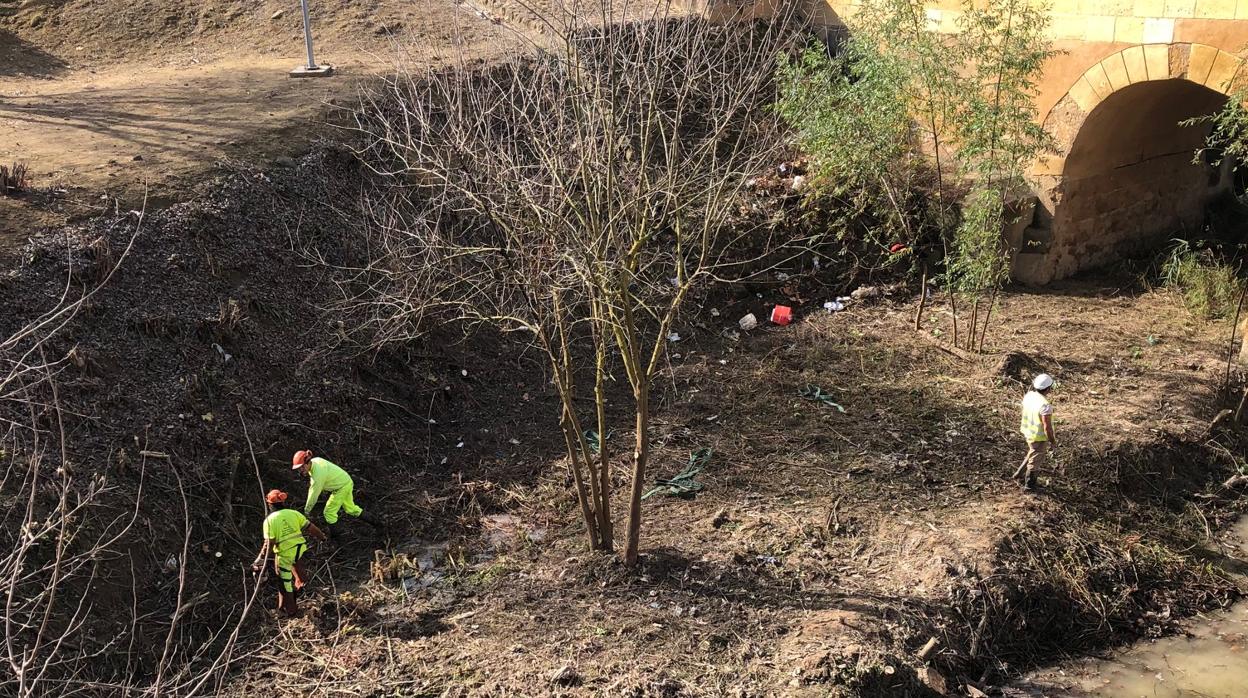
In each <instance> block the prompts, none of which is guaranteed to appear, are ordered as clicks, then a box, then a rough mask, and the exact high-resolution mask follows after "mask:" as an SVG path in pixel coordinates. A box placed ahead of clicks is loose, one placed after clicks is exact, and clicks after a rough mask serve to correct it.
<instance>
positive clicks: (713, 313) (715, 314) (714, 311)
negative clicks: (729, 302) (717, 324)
mask: <svg viewBox="0 0 1248 698" xmlns="http://www.w3.org/2000/svg"><path fill="white" fill-rule="evenodd" d="M711 317H719V308H711Z"/></svg>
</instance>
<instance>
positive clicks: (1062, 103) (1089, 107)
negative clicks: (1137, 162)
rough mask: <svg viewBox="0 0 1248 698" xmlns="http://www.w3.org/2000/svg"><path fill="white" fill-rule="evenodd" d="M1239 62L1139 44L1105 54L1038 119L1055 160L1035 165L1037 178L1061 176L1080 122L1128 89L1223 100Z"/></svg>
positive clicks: (1211, 53)
mask: <svg viewBox="0 0 1248 698" xmlns="http://www.w3.org/2000/svg"><path fill="white" fill-rule="evenodd" d="M1243 64H1244V61H1243V60H1242V59H1240V58H1239V57H1238V56H1236V55H1234V54H1232V53H1227V52H1226V51H1223V50H1222V49H1219V48H1217V47H1214V46H1207V45H1205V44H1188V43H1178V44H1139V45H1136V46H1131V47H1129V48H1125V49H1123V50H1121V51H1118V52H1117V53H1113V54H1110V55H1109V56H1108V57H1106V58H1104V59H1103V60H1101V61H1100V62H1099V63H1095V64H1093V65H1092V66H1091V67H1090V68H1088V69H1087V70H1086V71H1084V73H1083V75H1081V76H1079V79H1078V80H1075V82H1074V83H1073V84H1072V85H1071V87H1070V89H1069V90H1067V91H1066V94H1065V95H1064V96H1063V97H1062V98H1061V99H1059V100H1058V101H1057V103H1056V104H1054V105H1053V108H1052V109H1050V110H1049V113H1048V115H1046V117H1045V118H1044V127H1045V130H1047V131H1048V132H1049V133H1050V134H1051V135H1052V136H1053V137H1054V139H1055V141H1056V146H1057V154H1056V155H1055V156H1051V157H1048V158H1046V159H1045V160H1046V161H1045V162H1044V163H1042V164H1041V166H1040V167H1041V174H1048V175H1061V174H1064V169H1065V158H1066V156H1068V155H1069V154H1070V149H1071V147H1072V146H1073V145H1074V142H1075V139H1076V138H1077V137H1078V135H1079V131H1080V130H1081V129H1082V127H1083V125H1084V122H1085V121H1087V118H1088V116H1089V115H1091V114H1092V112H1093V111H1095V110H1096V108H1097V107H1098V106H1100V105H1101V103H1102V102H1104V101H1105V100H1106V99H1108V98H1109V97H1110V96H1111V95H1112V94H1114V93H1115V92H1117V91H1119V90H1122V89H1124V88H1126V87H1128V86H1130V85H1135V84H1138V83H1143V82H1155V81H1159V80H1186V81H1188V82H1192V83H1195V84H1197V85H1202V86H1204V87H1207V88H1209V89H1210V90H1213V91H1215V92H1218V93H1220V94H1222V95H1229V94H1230V92H1231V89H1232V86H1233V84H1234V82H1235V78H1236V76H1237V75H1238V74H1239V71H1240V69H1241V68H1242V66H1243Z"/></svg>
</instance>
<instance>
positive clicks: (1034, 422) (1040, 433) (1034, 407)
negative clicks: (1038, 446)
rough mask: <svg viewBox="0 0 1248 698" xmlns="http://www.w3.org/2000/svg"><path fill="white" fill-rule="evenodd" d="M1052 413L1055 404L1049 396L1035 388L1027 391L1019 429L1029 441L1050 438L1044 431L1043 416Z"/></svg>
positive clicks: (1036, 441)
mask: <svg viewBox="0 0 1248 698" xmlns="http://www.w3.org/2000/svg"><path fill="white" fill-rule="evenodd" d="M1052 414H1053V406H1052V405H1050V404H1049V401H1048V399H1047V398H1045V397H1044V396H1043V395H1041V394H1040V393H1038V392H1036V391H1034V390H1032V391H1030V392H1028V393H1027V395H1026V396H1025V397H1024V398H1023V416H1022V419H1021V420H1020V421H1019V424H1018V430H1019V432H1021V433H1022V435H1023V438H1025V439H1027V443H1038V442H1040V441H1048V440H1049V435H1048V434H1046V433H1044V422H1043V421H1042V420H1041V417H1044V416H1048V415H1052Z"/></svg>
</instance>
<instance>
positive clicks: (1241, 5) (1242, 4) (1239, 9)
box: [1235, 0, 1248, 19]
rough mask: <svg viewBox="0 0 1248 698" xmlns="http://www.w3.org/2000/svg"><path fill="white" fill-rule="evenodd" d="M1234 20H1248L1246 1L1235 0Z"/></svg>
mask: <svg viewBox="0 0 1248 698" xmlns="http://www.w3.org/2000/svg"><path fill="white" fill-rule="evenodd" d="M1235 19H1248V0H1235Z"/></svg>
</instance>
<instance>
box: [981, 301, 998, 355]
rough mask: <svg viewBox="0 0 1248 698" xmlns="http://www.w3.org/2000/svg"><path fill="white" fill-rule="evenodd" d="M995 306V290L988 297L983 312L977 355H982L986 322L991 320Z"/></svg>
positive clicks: (986, 334)
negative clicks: (982, 326) (986, 306)
mask: <svg viewBox="0 0 1248 698" xmlns="http://www.w3.org/2000/svg"><path fill="white" fill-rule="evenodd" d="M996 304H997V289H995V288H994V289H992V293H991V294H989V296H988V309H987V310H985V311H984V329H982V330H980V332H979V349H978V351H979V353H981V354H982V353H984V339H985V338H986V337H987V336H988V322H989V321H990V320H992V306H994V305H996Z"/></svg>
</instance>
